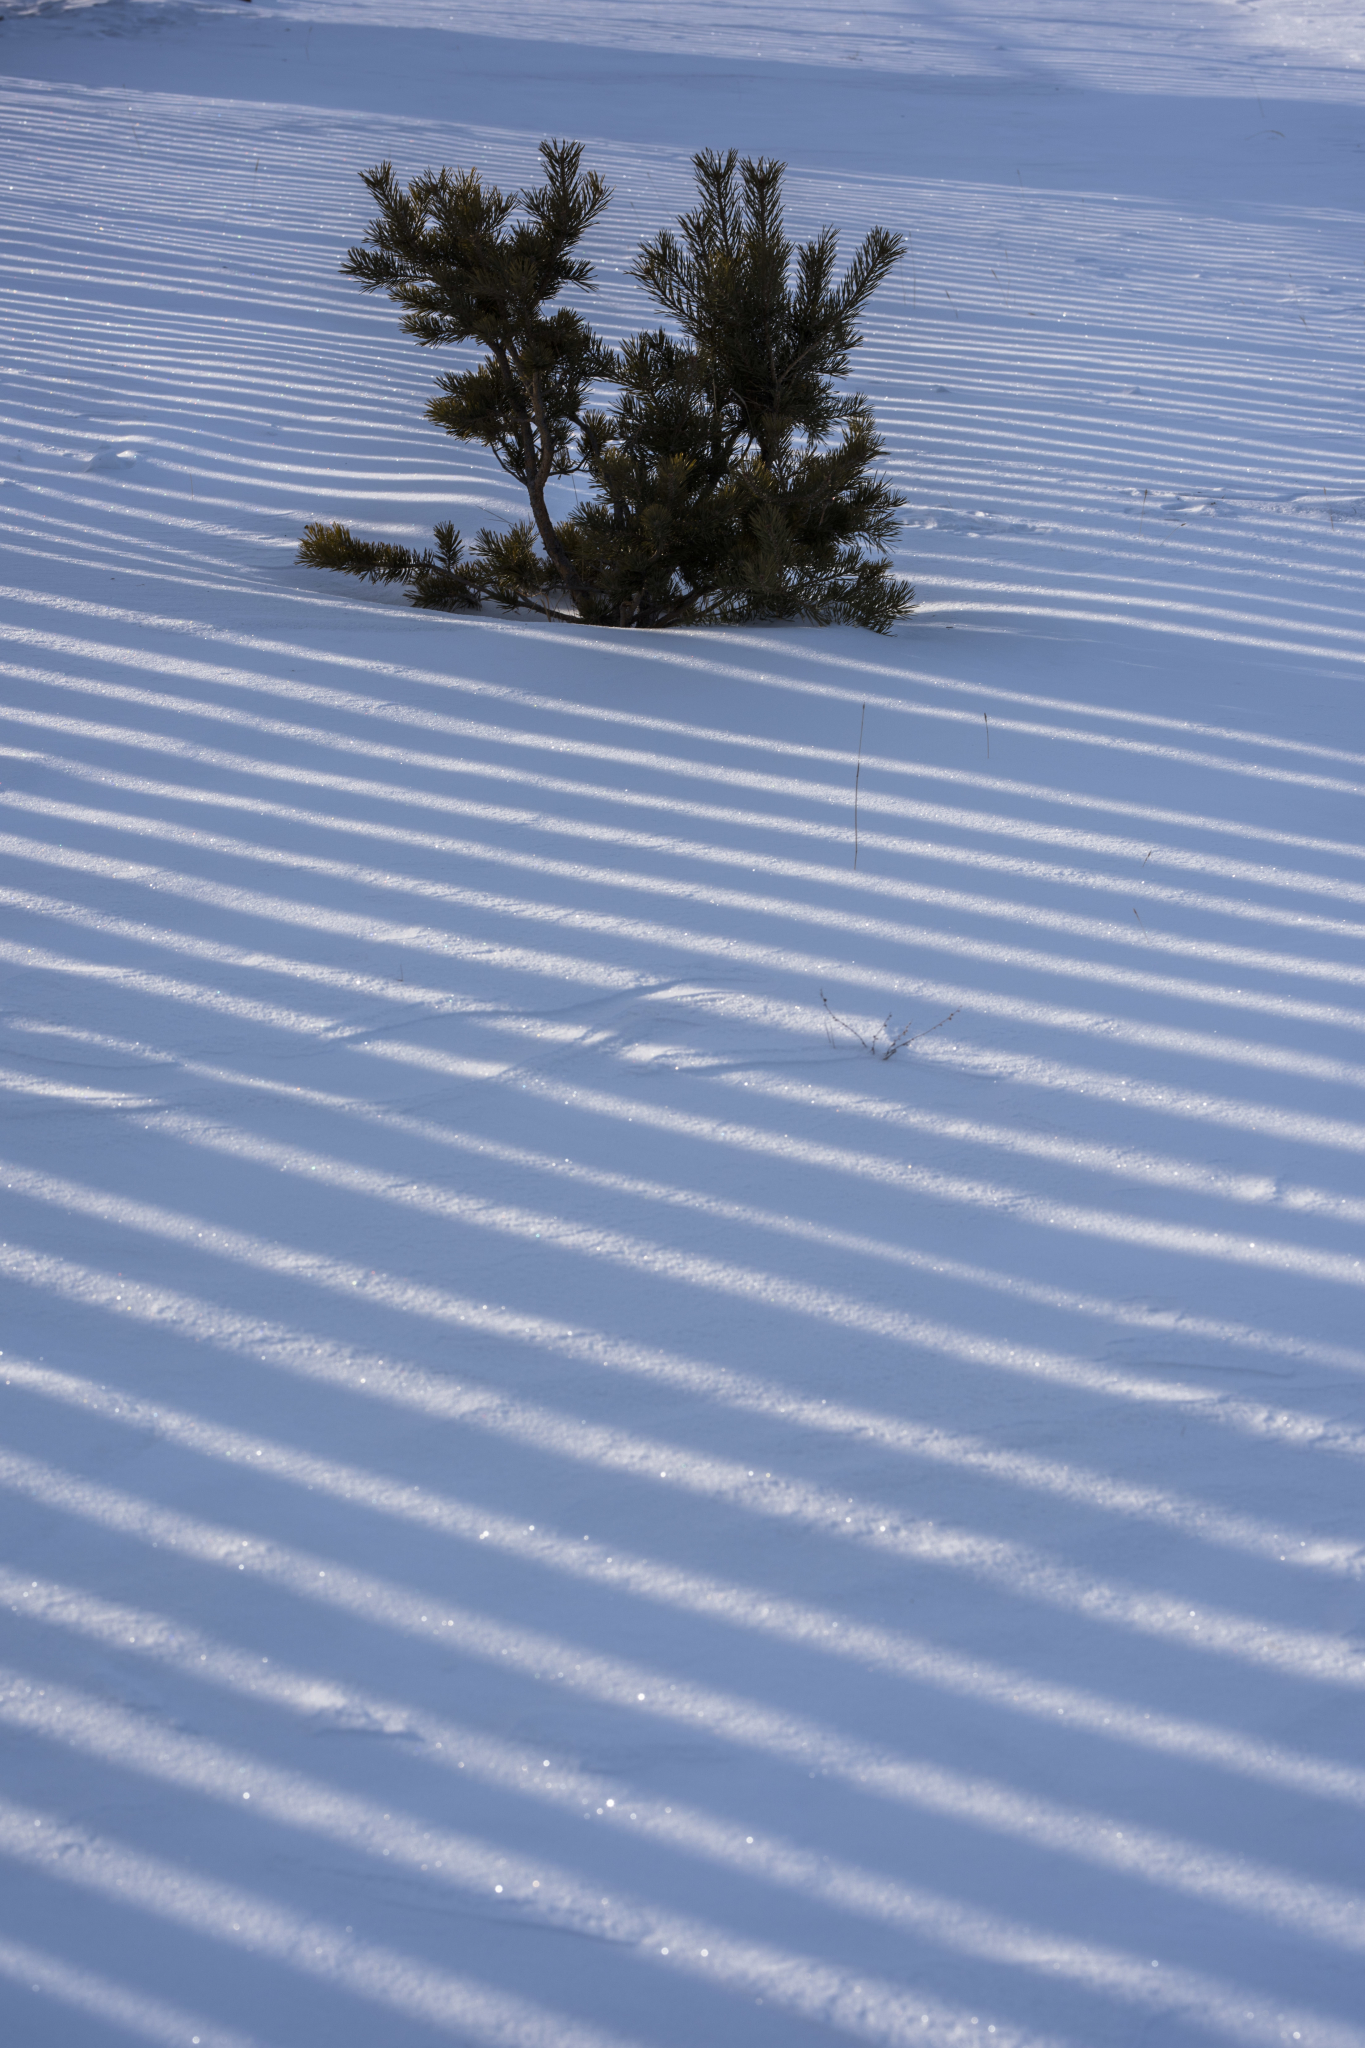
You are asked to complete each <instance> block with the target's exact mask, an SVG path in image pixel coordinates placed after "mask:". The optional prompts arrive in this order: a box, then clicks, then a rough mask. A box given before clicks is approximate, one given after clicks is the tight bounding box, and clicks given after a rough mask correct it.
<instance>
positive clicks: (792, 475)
mask: <svg viewBox="0 0 1365 2048" xmlns="http://www.w3.org/2000/svg"><path fill="white" fill-rule="evenodd" d="M540 154H541V160H542V163H543V165H544V169H545V182H544V183H543V184H542V185H539V186H537V187H536V188H535V189H534V190H532V191H528V192H524V193H522V194H521V197H520V206H521V217H520V218H514V216H515V215H516V213H517V205H518V202H517V199H516V198H515V197H510V196H508V195H506V194H504V193H502V192H500V191H498V189H497V188H496V187H495V186H490V185H485V184H484V183H483V182H482V181H481V179H480V178H479V175H478V173H477V172H476V171H468V172H466V173H463V174H461V175H459V176H454V175H452V174H451V173H450V172H449V171H445V170H442V171H441V172H439V173H435V174H433V173H427V174H426V175H425V176H424V177H421V178H416V179H414V180H413V182H412V184H411V185H409V186H408V187H406V188H404V187H403V186H402V185H400V184H399V183H397V181H396V180H395V178H394V175H393V171H392V168H391V167H390V166H389V165H388V164H381V165H380V166H379V168H378V169H377V170H373V171H367V172H366V173H364V178H365V182H366V184H367V185H368V187H369V189H370V192H371V194H372V195H373V197H374V199H375V201H376V203H377V205H378V207H379V214H378V216H377V218H376V219H375V220H374V221H373V222H372V223H371V226H370V230H369V236H368V246H366V247H364V248H357V249H352V250H351V251H350V252H349V254H348V256H347V260H346V262H345V264H344V265H343V270H344V271H345V272H346V273H347V274H349V275H350V276H353V277H356V278H358V279H359V280H360V282H361V284H362V286H363V287H364V289H365V290H367V291H385V292H387V293H388V294H389V296H390V297H391V298H393V299H394V300H396V301H397V303H398V304H399V305H401V306H402V307H403V309H404V316H403V326H404V328H405V330H406V331H407V332H408V333H409V334H412V335H414V336H415V337H416V339H417V340H418V342H419V343H421V344H422V345H424V346H427V347H433V346H440V345H442V344H444V343H447V342H475V343H477V344H478V345H480V346H481V347H482V349H483V351H484V354H483V356H482V359H481V360H480V361H479V362H478V364H477V365H476V366H475V367H474V368H473V369H470V370H465V371H462V372H455V373H448V374H446V375H444V376H442V377H441V379H440V386H441V391H440V395H439V396H437V397H435V398H433V399H432V401H431V403H430V404H429V405H428V407H427V416H428V418H430V419H432V420H434V421H435V422H436V423H437V424H438V425H440V426H443V427H445V428H446V429H447V431H448V432H450V433H452V434H455V435H457V436H458V437H459V438H460V439H461V440H466V441H475V442H478V443H480V444H481V445H482V446H483V447H485V448H488V449H490V450H491V452H492V453H493V455H494V457H495V458H496V460H497V461H498V462H499V463H500V464H501V465H502V467H503V468H504V469H505V470H506V471H507V472H508V474H509V475H510V476H513V477H515V478H516V479H517V481H518V483H520V484H521V485H522V486H523V488H524V489H525V491H526V494H527V498H528V500H529V503H530V509H531V521H530V522H526V523H523V524H519V525H516V526H513V527H512V528H511V529H510V530H508V531H504V532H495V531H493V530H492V529H489V528H484V529H482V530H481V531H480V532H479V534H478V536H477V538H476V541H475V545H474V547H473V549H472V550H470V551H468V552H466V551H465V549H464V546H463V544H462V542H461V539H460V536H459V534H458V533H456V532H455V530H454V528H453V527H452V526H450V525H443V526H438V527H437V528H436V534H435V539H436V550H435V552H434V553H433V552H432V551H430V550H423V551H422V552H420V553H419V552H416V551H414V550H411V549H408V548H403V547H400V546H397V545H395V544H394V543H391V542H384V541H359V540H356V539H354V538H353V536H352V535H351V533H350V532H349V530H348V529H347V528H346V527H344V526H340V525H336V526H310V527H309V528H308V529H307V531H306V532H305V534H304V538H303V543H302V546H301V547H300V550H299V559H300V560H301V561H304V562H307V563H310V564H311V565H312V566H314V567H316V568H324V569H343V570H347V571H349V572H350V573H351V574H353V575H358V576H365V577H368V578H370V579H371V580H372V581H375V582H384V583H402V584H404V585H406V587H407V589H408V594H409V596H410V597H411V599H412V601H413V602H414V603H415V604H418V605H426V606H431V607H434V608H437V609H440V610H446V611H453V610H460V609H472V608H474V607H476V606H477V605H479V604H480V603H482V602H483V601H484V600H485V599H491V600H492V601H494V602H496V603H498V604H500V605H502V606H504V607H506V608H508V609H515V608H517V607H520V606H525V605H532V606H535V607H536V608H538V609H540V610H543V611H545V612H546V613H547V614H548V615H550V616H552V617H562V618H578V619H582V620H587V621H591V622H592V623H594V624H599V625H621V626H669V625H680V624H700V623H702V622H706V621H720V620H729V621H742V620H761V619H790V618H802V619H809V620H812V621H815V622H816V623H819V624H829V623H831V622H835V621H841V622H847V623H850V624H855V625H862V626H869V627H871V628H872V629H873V630H875V631H878V632H884V631H885V630H886V629H887V628H888V627H889V626H890V625H891V624H893V622H894V621H895V620H896V619H899V618H905V617H907V616H908V615H909V613H910V611H911V609H912V608H913V601H914V598H913V592H912V591H911V589H910V587H909V585H908V584H906V583H904V582H901V581H899V580H898V579H896V578H895V577H893V576H892V575H891V573H890V565H889V563H888V561H887V558H886V553H885V549H886V545H887V543H888V541H889V540H890V539H891V537H892V535H893V534H894V532H895V530H896V523H897V522H896V513H897V511H898V509H899V507H900V506H901V505H902V504H903V503H904V500H903V499H902V498H901V497H900V496H899V495H898V494H897V493H896V492H895V491H893V490H892V489H891V488H890V487H889V485H888V484H887V483H886V481H885V479H884V478H883V477H882V476H880V475H879V474H878V473H877V471H876V468H875V465H876V463H877V461H878V460H879V458H880V456H881V455H882V452H883V449H882V443H881V441H880V440H879V438H878V436H877V432H876V427H875V424H874V422H873V419H872V414H871V411H870V409H869V408H868V405H867V403H866V401H865V400H864V399H863V398H861V397H860V396H859V395H858V394H856V393H850V392H846V391H842V390H840V389H839V388H838V384H839V380H841V379H843V378H844V377H845V376H846V375H847V372H848V366H849V358H850V356H851V355H852V353H853V351H854V349H855V348H857V346H858V344H859V341H860V339H861V337H860V335H859V334H858V332H857V324H858V320H859V318H860V316H861V314H862V313H863V311H864V309H865V308H866V306H867V304H868V301H869V300H870V299H871V297H872V294H873V293H874V292H875V291H876V290H877V288H878V286H879V285H880V284H881V283H882V282H883V280H884V279H885V277H886V276H887V274H888V272H889V271H890V270H891V268H892V266H893V265H894V264H895V263H896V262H897V261H898V260H899V258H900V257H901V255H902V254H903V252H904V246H905V245H904V242H903V239H902V238H901V237H900V236H899V235H894V234H891V233H889V232H888V231H887V230H886V229H884V228H874V229H873V230H872V231H871V233H870V234H869V235H867V236H866V237H865V239H864V241H863V243H862V245H861V247H860V248H859V249H858V251H857V252H856V254H855V256H854V258H853V261H852V262H851V263H850V265H849V266H848V268H847V270H846V271H845V272H844V274H843V276H842V277H841V278H839V277H836V264H837V237H836V235H835V232H834V230H833V229H832V228H825V229H823V230H822V231H821V232H820V234H818V235H817V236H816V237H815V239H814V240H813V241H811V242H806V243H804V244H802V245H800V246H799V247H796V246H794V245H793V244H792V242H791V241H790V240H789V239H788V237H787V235H786V232H785V229H784V225H783V214H782V174H783V169H784V166H783V165H782V164H780V163H773V162H770V161H767V160H764V159H759V160H758V161H756V162H755V161H750V160H749V159H747V158H746V159H740V158H739V157H738V156H737V155H736V154H735V153H734V152H733V151H731V152H730V153H729V154H728V155H726V156H718V155H716V154H714V153H713V152H710V151H704V152H703V153H701V154H700V155H698V156H697V157H695V158H694V159H693V162H694V165H695V169H696V177H697V192H698V202H699V203H698V205H697V207H696V208H695V210H694V211H693V212H691V213H688V214H685V215H684V216H683V217H682V219H681V220H680V221H679V222H678V228H677V232H676V233H672V232H665V233H663V234H660V235H657V236H655V237H654V238H653V239H652V240H650V241H647V242H645V243H644V244H643V245H642V247H641V249H640V251H639V253H638V255H637V257H636V260H635V262H634V264H633V266H632V275H633V276H634V277H635V279H636V280H637V281H638V283H639V284H640V285H641V286H642V287H643V288H644V290H645V292H646V293H647V294H648V295H649V296H650V298H652V299H653V300H654V302H655V304H656V305H657V306H658V307H659V309H660V311H661V312H662V313H663V314H664V315H665V316H666V317H667V318H668V319H669V320H670V321H671V323H672V327H673V329H674V332H672V333H670V332H669V331H668V330H667V329H664V328H660V329H658V330H657V331H654V332H647V333H642V334H637V335H634V336H632V337H631V338H630V339H629V340H627V341H626V342H624V343H623V344H622V346H621V347H620V349H619V350H617V351H613V350H611V349H608V348H607V347H605V346H604V345H603V343H602V342H601V341H600V340H599V339H598V338H597V336H596V335H594V334H593V332H592V330H591V328H590V327H589V326H588V325H587V323H586V321H584V320H583V319H582V317H581V316H580V315H579V314H578V313H576V312H574V311H572V310H571V309H570V308H568V307H564V306H555V305H554V303H553V302H554V301H555V300H556V298H557V297H558V295H559V294H560V293H561V292H562V291H564V290H566V289H569V288H575V289H578V290H591V289H592V277H591V271H590V266H589V265H588V264H587V262H586V261H584V260H583V259H582V258H581V257H577V256H576V255H575V254H574V253H573V252H574V251H575V249H576V248H577V245H578V243H579V241H580V240H581V238H582V236H583V234H584V233H585V231H586V230H587V229H588V227H590V226H591V224H592V223H593V221H595V220H596V219H597V217H598V216H599V214H600V213H601V212H602V211H603V209H604V207H605V206H606V205H607V202H608V199H609V197H610V194H609V192H608V190H607V188H606V186H604V185H603V183H602V181H601V180H600V179H599V178H598V177H597V176H596V175H595V174H594V173H592V172H587V173H583V172H582V171H581V168H580V166H581V158H582V151H581V149H580V148H579V146H578V145H577V144H575V143H568V142H546V143H542V144H541V150H540ZM594 385H598V386H611V387H614V391H615V403H614V405H613V406H612V408H611V410H609V411H604V410H600V409H597V408H594V407H591V406H590V405H589V404H588V396H589V392H590V390H591V387H592V386H594ZM575 472H579V473H582V474H583V475H584V476H585V478H586V480H587V483H588V486H589V488H588V490H587V491H586V493H585V495H584V496H583V497H582V499H581V500H580V502H579V504H578V506H577V508H576V509H575V510H574V511H573V512H572V513H571V514H570V515H569V517H568V518H566V519H561V520H558V521H556V520H554V519H552V518H551V516H550V514H549V511H548V509H547V506H546V501H545V487H546V485H547V484H548V483H549V481H550V479H551V478H552V477H564V476H569V475H572V474H574V473H575Z"/></svg>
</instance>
